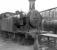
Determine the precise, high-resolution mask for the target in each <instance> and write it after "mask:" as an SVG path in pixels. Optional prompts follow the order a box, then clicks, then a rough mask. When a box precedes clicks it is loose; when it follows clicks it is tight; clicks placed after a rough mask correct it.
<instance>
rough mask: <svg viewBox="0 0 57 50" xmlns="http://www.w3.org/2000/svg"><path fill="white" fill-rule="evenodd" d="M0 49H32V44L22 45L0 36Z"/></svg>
mask: <svg viewBox="0 0 57 50" xmlns="http://www.w3.org/2000/svg"><path fill="white" fill-rule="evenodd" d="M0 50H33V46H22V45H20V44H18V43H14V42H12V41H5V40H3V39H2V38H0Z"/></svg>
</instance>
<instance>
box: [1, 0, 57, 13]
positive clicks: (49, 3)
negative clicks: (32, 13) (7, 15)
mask: <svg viewBox="0 0 57 50" xmlns="http://www.w3.org/2000/svg"><path fill="white" fill-rule="evenodd" d="M54 7H57V0H36V4H35V8H36V10H38V11H43V10H46V9H50V8H54ZM16 10H20V11H21V10H22V11H24V12H28V11H29V2H28V0H0V13H3V12H15V11H16Z"/></svg>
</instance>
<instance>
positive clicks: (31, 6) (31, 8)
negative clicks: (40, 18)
mask: <svg viewBox="0 0 57 50" xmlns="http://www.w3.org/2000/svg"><path fill="white" fill-rule="evenodd" d="M35 1H36V0H29V10H30V11H31V10H34V9H35Z"/></svg>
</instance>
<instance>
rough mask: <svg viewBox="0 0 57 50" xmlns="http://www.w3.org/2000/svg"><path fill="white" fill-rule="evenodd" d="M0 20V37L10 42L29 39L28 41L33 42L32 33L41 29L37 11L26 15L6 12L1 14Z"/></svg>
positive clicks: (40, 20)
mask: <svg viewBox="0 0 57 50" xmlns="http://www.w3.org/2000/svg"><path fill="white" fill-rule="evenodd" d="M0 18H1V19H0V23H1V24H0V32H1V34H2V36H3V37H6V38H9V39H12V40H14V39H15V40H19V41H27V39H29V41H34V36H35V33H34V32H36V30H37V29H39V28H40V29H41V22H42V16H41V15H40V13H39V12H38V11H37V10H33V11H31V12H29V13H28V14H27V15H24V14H23V13H22V12H18V13H8V12H7V13H3V14H1V15H0ZM33 31H34V32H33ZM31 43H33V42H31Z"/></svg>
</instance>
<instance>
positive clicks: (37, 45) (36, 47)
mask: <svg viewBox="0 0 57 50" xmlns="http://www.w3.org/2000/svg"><path fill="white" fill-rule="evenodd" d="M39 47H40V45H39V41H38V34H37V33H36V35H35V42H34V50H40V48H39Z"/></svg>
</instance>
